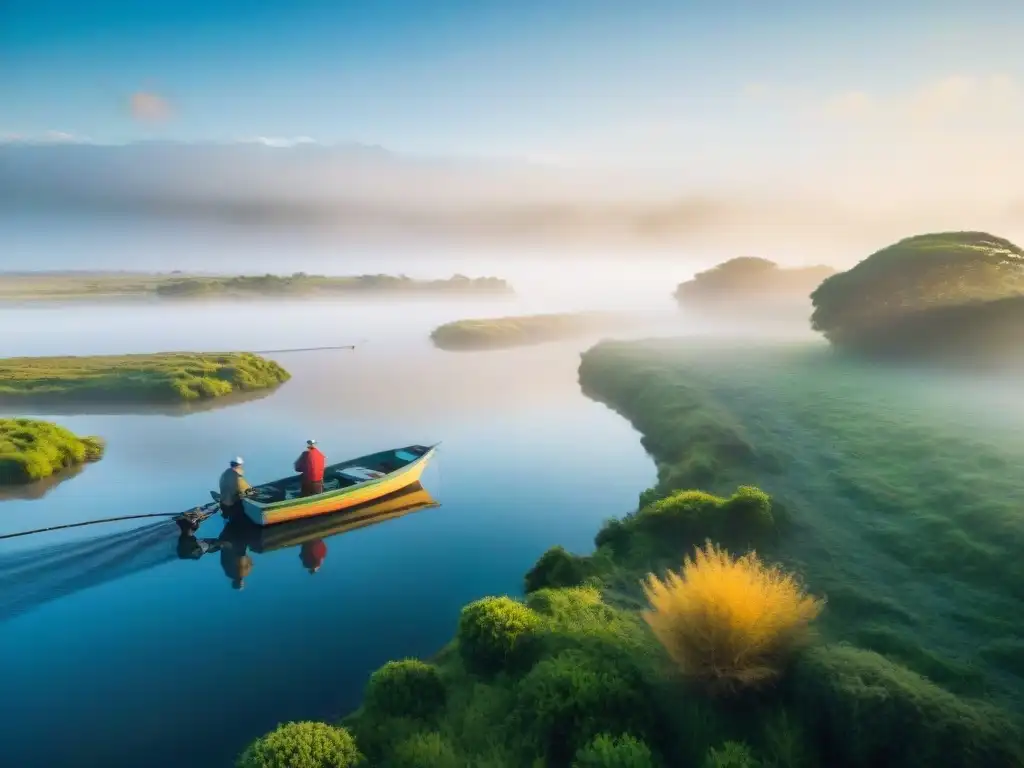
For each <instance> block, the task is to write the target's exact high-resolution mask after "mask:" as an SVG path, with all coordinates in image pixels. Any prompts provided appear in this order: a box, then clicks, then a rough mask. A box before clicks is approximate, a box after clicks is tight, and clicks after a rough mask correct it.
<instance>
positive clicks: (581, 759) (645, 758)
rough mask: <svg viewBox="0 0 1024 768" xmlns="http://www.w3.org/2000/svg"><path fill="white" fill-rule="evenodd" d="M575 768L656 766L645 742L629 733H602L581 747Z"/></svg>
mask: <svg viewBox="0 0 1024 768" xmlns="http://www.w3.org/2000/svg"><path fill="white" fill-rule="evenodd" d="M572 765H573V768H654V766H655V765H656V763H655V762H654V755H652V754H651V749H650V747H648V746H647V745H646V744H645V743H644V742H642V741H640V740H639V739H636V738H634V737H632V736H630V735H629V734H624V735H623V736H620V737H618V738H615V737H613V736H610V735H608V734H607V733H602V734H600V735H598V736H597V737H596V738H595V739H594V740H593V741H591V742H590V743H589V744H587V745H586V746H585V747H583V748H581V749H580V750H579V751H578V752H577V753H576V759H575V760H573V763H572Z"/></svg>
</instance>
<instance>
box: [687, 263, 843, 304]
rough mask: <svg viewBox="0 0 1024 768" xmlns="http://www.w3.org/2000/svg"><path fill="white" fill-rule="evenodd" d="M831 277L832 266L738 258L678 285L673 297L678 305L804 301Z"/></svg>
mask: <svg viewBox="0 0 1024 768" xmlns="http://www.w3.org/2000/svg"><path fill="white" fill-rule="evenodd" d="M834 274H835V270H834V269H833V268H832V267H829V266H825V265H817V266H812V267H780V266H779V265H778V264H776V263H775V262H774V261H769V260H768V259H762V258H757V257H754V256H741V257H738V258H735V259H729V261H725V262H722V263H721V264H718V265H716V266H714V267H712V268H711V269H708V270H705V271H704V272H698V273H697V274H696V275H695V276H694V277H693V279H692V280H687V281H686V282H684V283H680V284H679V286H678V287H677V288H676V290H675V293H674V296H675V299H676V301H678V302H679V303H680V304H686V303H693V304H708V303H716V302H731V301H734V300H743V299H747V300H749V299H757V298H766V299H775V298H801V299H806V298H807V297H808V296H810V294H811V292H812V291H813V290H814V289H815V288H817V287H818V285H820V284H821V281H822V280H824V279H825V278H827V277H830V276H831V275H834Z"/></svg>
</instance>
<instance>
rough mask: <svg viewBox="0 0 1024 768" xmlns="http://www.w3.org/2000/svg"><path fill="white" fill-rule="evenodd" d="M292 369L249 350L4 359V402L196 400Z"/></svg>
mask: <svg viewBox="0 0 1024 768" xmlns="http://www.w3.org/2000/svg"><path fill="white" fill-rule="evenodd" d="M289 378H290V374H289V373H288V371H286V370H285V369H284V368H282V367H281V366H280V365H278V364H277V363H275V362H274V361H273V360H267V359H266V358H263V357H260V356H259V355H254V354H252V353H249V352H224V353H208V354H200V353H192V352H167V353H159V354H149V355H109V356H108V355H97V356H88V357H8V358H2V359H0V404H23V403H26V402H33V403H38V402H54V403H63V404H68V403H85V404H89V403H102V402H116V403H121V404H124V403H153V404H167V403H190V402H197V401H202V400H209V399H212V398H221V397H225V396H227V395H231V394H233V393H247V392H255V391H258V390H264V389H269V388H272V387H276V386H277V385H279V384H281V383H283V382H285V381H287V380H288V379H289Z"/></svg>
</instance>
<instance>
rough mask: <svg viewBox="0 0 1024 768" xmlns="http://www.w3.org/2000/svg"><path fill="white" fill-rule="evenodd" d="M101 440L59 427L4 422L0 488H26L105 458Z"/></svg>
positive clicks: (0, 432) (0, 438) (0, 441)
mask: <svg viewBox="0 0 1024 768" xmlns="http://www.w3.org/2000/svg"><path fill="white" fill-rule="evenodd" d="M103 448H104V445H103V441H102V440H100V439H99V438H98V437H78V436H77V435H75V434H74V433H73V432H71V431H70V430H67V429H65V428H64V427H61V426H58V425H57V424H51V423H50V422H47V421H37V420H35V419H0V485H23V484H25V483H31V482H34V481H36V480H42V479H44V478H47V477H50V476H52V475H54V474H56V473H57V472H60V471H61V470H63V469H70V468H72V467H77V466H80V465H82V464H85V463H87V462H91V461H99V460H100V458H102V456H103Z"/></svg>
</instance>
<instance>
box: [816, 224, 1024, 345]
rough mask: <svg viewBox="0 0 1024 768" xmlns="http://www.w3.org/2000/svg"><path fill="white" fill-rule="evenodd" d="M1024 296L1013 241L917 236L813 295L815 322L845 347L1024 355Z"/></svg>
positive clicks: (1023, 261) (1021, 263)
mask: <svg viewBox="0 0 1024 768" xmlns="http://www.w3.org/2000/svg"><path fill="white" fill-rule="evenodd" d="M1022 296H1024V250H1022V249H1020V248H1018V247H1017V246H1016V245H1014V244H1013V243H1011V242H1010V241H1009V240H1005V239H1003V238H1000V237H996V236H994V235H990V234H988V233H986V232H940V233H935V234H928V235H917V236H915V237H908V238H906V239H904V240H901V241H899V242H898V243H894V244H893V245H890V246H889V247H887V248H883V249H882V250H880V251H877V252H876V253H873V254H871V255H870V256H868V257H867V258H866V259H864V260H863V261H861V262H860V263H859V264H857V265H856V266H854V267H853V268H852V269H849V270H847V271H846V272H841V273H839V274H837V275H833V276H832V277H830V278H828V279H827V280H825V281H824V282H823V283H822V284H821V285H820V286H819V287H818V288H817V289H816V290H815V291H814V293H813V294H812V295H811V301H812V303H813V306H814V312H813V314H812V316H811V325H812V327H813V328H814V329H815V330H816V331H819V332H821V333H822V334H824V336H825V338H827V339H828V340H829V341H830V342H831V343H832V344H834V345H835V346H837V347H838V348H841V349H848V350H852V351H857V352H861V353H870V354H890V355H891V354H897V355H899V356H901V357H910V356H913V357H916V356H927V357H936V356H946V357H949V356H958V355H961V354H963V353H964V352H971V353H972V354H973V356H975V357H977V356H979V355H980V354H981V352H983V351H988V352H989V353H991V354H996V355H997V356H998V355H999V354H1000V353H1006V352H1010V353H1014V352H1017V353H1018V356H1019V343H1018V342H1019V340H1020V338H1021V337H1022V336H1024V330H1022V327H1021V326H1022V322H1021V320H1022V319H1024V312H1022V311H1021V309H1020V306H1021V304H1020V301H1012V299H1020V298H1021V297H1022ZM1006 299H1011V301H1009V302H1005V301H1002V300H1006ZM989 305H991V306H989ZM979 343H980V348H979V349H974V348H972V347H973V346H974V345H976V344H979Z"/></svg>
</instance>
